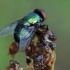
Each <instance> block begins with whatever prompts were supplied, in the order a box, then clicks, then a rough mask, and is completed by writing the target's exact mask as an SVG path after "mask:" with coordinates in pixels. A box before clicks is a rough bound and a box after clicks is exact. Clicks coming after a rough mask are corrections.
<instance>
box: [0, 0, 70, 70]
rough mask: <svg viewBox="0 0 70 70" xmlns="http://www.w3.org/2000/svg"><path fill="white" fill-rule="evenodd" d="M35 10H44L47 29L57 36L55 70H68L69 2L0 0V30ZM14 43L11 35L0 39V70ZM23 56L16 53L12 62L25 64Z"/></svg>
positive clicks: (69, 53)
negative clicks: (10, 46)
mask: <svg viewBox="0 0 70 70" xmlns="http://www.w3.org/2000/svg"><path fill="white" fill-rule="evenodd" d="M35 8H41V9H44V10H45V12H46V14H47V20H46V21H45V22H44V23H46V24H48V26H49V29H50V30H52V31H53V32H54V34H55V35H56V36H57V41H56V45H57V49H56V54H57V60H56V64H55V70H70V51H69V50H70V42H69V41H70V32H69V30H70V1H69V0H0V29H1V28H3V27H4V26H6V25H8V24H10V23H11V22H13V21H16V20H18V19H21V18H22V17H24V16H25V15H26V14H28V13H30V12H32V11H33V10H34V9H35ZM13 41H14V38H13V35H10V36H7V37H3V38H0V70H6V67H7V66H8V64H9V60H10V59H13V58H12V57H11V56H10V55H8V46H9V45H10V44H11V43H12V42H13ZM25 58H26V57H25V54H24V53H20V52H19V53H18V54H17V55H16V56H15V58H14V60H17V61H18V62H19V63H20V64H21V66H24V65H26V64H25Z"/></svg>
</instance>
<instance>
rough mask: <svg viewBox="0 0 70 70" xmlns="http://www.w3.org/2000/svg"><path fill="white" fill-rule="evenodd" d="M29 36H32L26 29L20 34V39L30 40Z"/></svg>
mask: <svg viewBox="0 0 70 70" xmlns="http://www.w3.org/2000/svg"><path fill="white" fill-rule="evenodd" d="M29 36H30V33H29V31H28V30H26V29H24V28H22V29H21V31H20V32H19V37H20V39H23V38H28V37H29Z"/></svg>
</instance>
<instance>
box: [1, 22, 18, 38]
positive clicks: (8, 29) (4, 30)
mask: <svg viewBox="0 0 70 70" xmlns="http://www.w3.org/2000/svg"><path fill="white" fill-rule="evenodd" d="M18 23H19V21H16V22H13V23H11V24H10V25H8V26H6V27H4V28H2V29H1V30H0V37H4V36H7V35H10V34H13V33H14V29H15V27H16V26H17V24H18Z"/></svg>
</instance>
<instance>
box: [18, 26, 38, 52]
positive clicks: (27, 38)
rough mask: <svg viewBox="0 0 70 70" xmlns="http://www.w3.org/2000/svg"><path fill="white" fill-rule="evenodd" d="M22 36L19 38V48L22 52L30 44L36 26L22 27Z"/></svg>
mask: <svg viewBox="0 0 70 70" xmlns="http://www.w3.org/2000/svg"><path fill="white" fill-rule="evenodd" d="M23 31H25V32H23V33H24V35H23V38H21V39H20V43H19V48H20V51H21V52H23V51H25V49H26V48H27V47H28V46H29V45H30V43H31V41H32V39H33V36H34V34H35V32H36V31H37V28H36V27H35V26H31V27H26V28H23Z"/></svg>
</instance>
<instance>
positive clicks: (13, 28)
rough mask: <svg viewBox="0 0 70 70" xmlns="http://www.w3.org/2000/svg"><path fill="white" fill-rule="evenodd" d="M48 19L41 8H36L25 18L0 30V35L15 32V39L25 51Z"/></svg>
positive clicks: (21, 49)
mask: <svg viewBox="0 0 70 70" xmlns="http://www.w3.org/2000/svg"><path fill="white" fill-rule="evenodd" d="M45 19H46V14H45V12H44V11H43V10H41V9H35V10H34V11H33V12H32V13H30V14H28V15H26V16H25V17H24V18H22V19H20V20H17V21H16V22H13V23H11V24H10V25H8V26H6V27H4V28H3V29H1V30H0V37H3V36H7V35H10V34H14V39H15V41H16V42H17V43H18V45H19V49H20V51H24V50H25V49H26V48H27V47H28V46H29V45H30V43H31V41H32V38H33V36H34V34H35V32H36V31H37V30H38V28H39V27H40V25H41V23H42V22H43V21H44V20H45Z"/></svg>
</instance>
